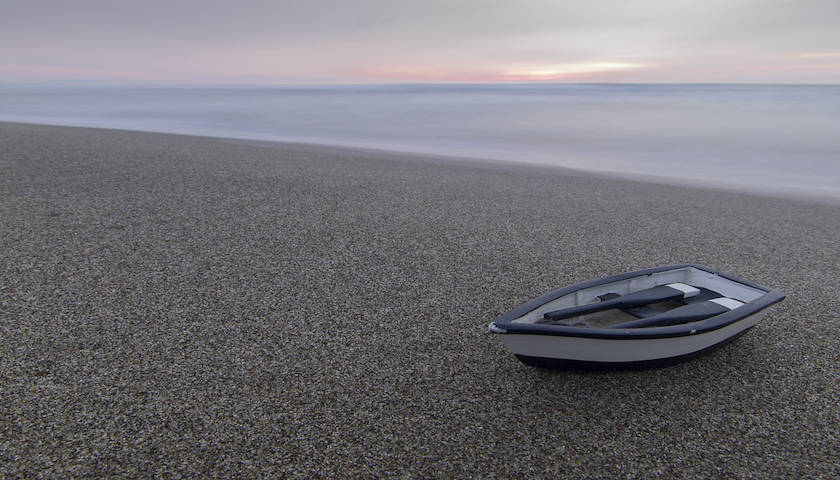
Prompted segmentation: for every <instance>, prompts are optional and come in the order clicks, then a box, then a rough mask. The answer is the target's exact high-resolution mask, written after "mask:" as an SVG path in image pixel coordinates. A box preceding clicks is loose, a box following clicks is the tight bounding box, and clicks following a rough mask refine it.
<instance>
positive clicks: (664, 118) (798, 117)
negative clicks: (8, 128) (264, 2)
mask: <svg viewBox="0 0 840 480" xmlns="http://www.w3.org/2000/svg"><path fill="white" fill-rule="evenodd" d="M0 120H2V121H17V122H29V123H44V124H56V125H77V126H92V127H108V128H121V129H132V130H145V131H154V132H171V133H186V134H198V135H210V136H221V137H236V138H246V139H259V140H281V141H294V142H306V143H318V144H330V145H346V146H357V147H370V148H381V149H388V150H398V151H407V152H419V153H432V154H446V155H456V156H465V157H476V158H486V159H496V160H508V161H514V162H524V163H540V164H551V165H558V166H566V167H572V168H578V169H583V170H594V171H606V172H614V173H622V174H627V173H629V174H640V175H655V176H662V177H667V178H668V179H672V180H676V181H685V182H688V183H698V184H713V185H719V186H726V187H735V188H738V189H742V190H747V191H755V190H761V191H770V192H777V193H792V194H806V195H812V196H820V197H824V198H833V199H840V86H769V85H768V86H757V85H567V84H560V85H558V84H553V85H392V86H382V85H378V86H305V87H292V86H289V87H131V88H129V87H62V88H57V87H51V88H49V87H11V86H6V87H0Z"/></svg>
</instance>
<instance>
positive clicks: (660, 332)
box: [493, 263, 785, 340]
mask: <svg viewBox="0 0 840 480" xmlns="http://www.w3.org/2000/svg"><path fill="white" fill-rule="evenodd" d="M688 267H692V268H696V269H698V270H703V271H706V272H709V273H713V274H715V275H718V276H720V277H723V278H726V279H729V280H732V281H734V282H738V283H741V284H744V285H747V286H749V287H752V288H755V289H758V290H762V291H764V292H766V293H765V294H764V295H762V296H761V297H759V298H757V299H755V300H753V301H751V302H748V303H745V304H744V305H742V306H740V307H738V308H736V309H735V310H732V311H729V312H727V313H724V314H721V315H717V316H715V317H712V318H709V319H706V320H702V321H699V322H693V323H685V324H681V325H671V326H667V327H651V328H635V329H624V330H619V329H610V328H588V327H566V326H562V325H545V324H523V323H513V320H515V319H517V318H519V317H521V316H522V315H525V314H526V313H528V312H530V311H531V310H534V309H535V308H537V307H539V306H540V305H543V304H545V303H548V302H550V301H552V300H554V299H557V298H559V297H562V296H564V295H568V294H570V293H574V292H576V291H578V290H583V289H584V288H590V287H595V286H598V285H603V284H605V283H612V282H619V281H621V280H627V279H629V278H633V277H641V276H643V275H650V274H654V273H659V272H664V271H667V270H677V269H680V268H688ZM784 298H785V295H784V294H783V293H782V292H780V291H778V290H773V289H772V288H768V287H765V286H762V285H759V284H757V283H754V282H751V281H749V280H745V279H743V278H740V277H736V276H735V275H730V274H727V273H723V272H719V271H717V270H714V269H711V268H709V267H704V266H702V265H695V264H691V263H685V264H681V265H668V266H664V267H656V268H649V269H645V270H637V271H635V272H627V273H622V274H619V275H613V276H611V277H605V278H599V279H597V280H590V281H588V282H583V283H578V284H575V285H571V286H569V287H565V288H561V289H559V290H555V291H553V292H549V293H547V294H545V295H543V296H541V297H538V298H535V299H533V300H530V301H528V302H525V303H523V304H522V305H520V306H518V307H516V308H514V309H513V310H511V311H510V312H508V313H506V314H504V315H502V316H501V317H499V318H498V319H496V321H494V322H493V324H495V326H497V327H498V328H501V329H504V330H505V332H504V334H527V335H556V336H564V337H587V338H602V339H613V340H638V339H642V338H667V337H682V336H687V335H697V334H701V333H706V332H709V331H712V330H717V329H719V328H723V327H725V326H727V325H731V324H733V323H735V322H737V321H739V320H741V319H743V318H745V317H748V316H750V315H753V314H755V313H758V312H760V311H761V310H764V309H765V308H767V307H769V306H770V305H773V304H775V303H778V302H781V301H782V300H784Z"/></svg>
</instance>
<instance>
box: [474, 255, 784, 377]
mask: <svg viewBox="0 0 840 480" xmlns="http://www.w3.org/2000/svg"><path fill="white" fill-rule="evenodd" d="M784 298H785V296H784V294H783V293H781V292H779V291H776V290H773V289H770V288H767V287H763V286H761V285H758V284H756V283H753V282H750V281H748V280H744V279H741V278H738V277H736V276H734V275H728V274H725V273H722V272H718V271H716V270H712V269H710V268H707V267H703V266H700V265H691V264H685V265H671V266H665V267H659V268H651V269H647V270H639V271H636V272H628V273H624V274H620V275H615V276H611V277H606V278H602V279H599V280H592V281H589V282H584V283H579V284H577V285H572V286H570V287H566V288H561V289H559V290H555V291H553V292H551V293H548V294H546V295H543V296H541V297H539V298H535V299H534V300H531V301H529V302H527V303H525V304H523V305H520V306H519V307H517V308H515V309H513V310H512V311H510V312H508V313H506V314H505V315H502V316H501V317H499V318H498V319H497V320H496V321H494V322H493V323H491V324H490V331H491V332H493V333H497V334H500V335H501V339H502V342H503V343H504V345H505V346H506V347H507V348H508V350H510V351H511V352H512V353H513V354H514V355H516V358H518V359H519V360H520V361H522V362H523V363H525V364H527V365H531V366H535V367H548V368H580V367H596V368H599V367H638V366H641V367H646V366H656V365H661V364H670V363H675V362H678V361H681V360H685V359H687V358H690V357H693V356H695V355H698V354H700V353H704V352H706V351H708V350H709V349H711V348H713V347H716V346H718V345H721V344H722V343H724V342H726V341H728V340H731V339H733V338H735V337H737V336H739V335H741V334H743V333H745V332H746V331H747V330H749V329H750V328H752V327H754V326H755V325H756V324H757V323H758V322H759V321H760V320H761V318H762V317H763V316H764V314H765V313H766V311H765V309H766V308H767V307H769V306H771V305H773V304H775V303H778V302H780V301H782V300H783V299H784Z"/></svg>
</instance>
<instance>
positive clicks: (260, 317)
mask: <svg viewBox="0 0 840 480" xmlns="http://www.w3.org/2000/svg"><path fill="white" fill-rule="evenodd" d="M0 170H2V171H3V175H0V352H2V353H0V356H2V362H0V391H2V392H3V398H2V399H0V418H2V419H3V428H0V459H2V460H3V461H0V477H10V478H14V477H32V476H39V475H41V476H48V477H66V476H70V477H109V476H125V477H140V476H155V477H191V478H195V477H212V478H240V477H245V478H249V477H293V478H312V477H313V476H327V477H329V476H334V477H342V478H370V477H412V478H416V477H423V478H426V477H451V478H468V477H469V478H475V477H484V478H493V477H496V478H523V477H527V478H562V477H566V478H584V479H585V478H604V477H609V478H627V477H645V478H668V479H681V478H685V479H689V478H698V477H720V476H723V477H727V478H753V477H791V478H829V477H834V476H836V474H837V472H838V465H840V454H838V451H837V449H836V448H835V445H836V444H837V442H838V441H839V440H840V439H838V436H837V435H838V433H837V432H838V431H840V388H838V386H837V381H836V380H837V376H838V366H837V365H838V362H840V357H838V349H837V333H838V332H840V315H838V313H837V312H840V296H838V295H837V292H840V280H838V276H837V271H836V270H837V258H840V244H838V242H837V240H836V236H837V232H838V231H840V215H838V213H840V209H838V207H834V206H830V205H824V204H818V203H811V202H801V201H794V200H788V199H781V198H774V197H764V196H754V195H744V194H736V193H731V192H719V191H713V190H703V189H697V188H684V187H675V186H669V185H657V184H647V183H639V182H634V181H627V180H615V179H609V178H600V177H594V176H589V175H582V174H578V173H575V172H571V173H570V172H564V171H560V170H557V169H539V168H536V169H530V168H519V167H518V166H514V167H512V166H510V165H504V166H488V165H476V164H474V163H471V162H467V161H464V162H461V163H451V162H449V161H448V160H446V161H444V160H441V159H427V160H424V161H418V159H417V158H415V157H412V156H406V155H396V156H395V155H392V154H385V153H377V154H374V153H372V152H364V151H357V150H348V149H336V148H330V147H311V146H308V147H307V146H299V145H297V146H296V145H290V144H276V143H272V144H260V145H254V144H245V143H242V142H241V141H231V140H225V139H215V138H205V137H196V136H185V135H174V134H157V133H142V132H135V131H119V130H103V129H91V128H75V127H52V126H32V125H23V124H9V123H0ZM678 263H696V264H700V265H706V266H709V267H712V268H715V269H717V270H720V271H724V272H727V273H731V274H734V275H738V276H741V277H743V278H746V279H749V280H752V281H755V282H757V283H760V284H762V285H767V286H768V287H770V288H774V289H778V290H780V291H782V292H784V293H785V294H786V295H787V298H786V300H785V301H784V302H782V303H780V304H778V305H777V306H774V307H773V308H772V309H770V310H769V311H768V314H767V316H766V317H765V318H764V319H763V320H762V321H761V323H759V324H758V325H757V326H756V327H755V328H753V329H751V330H750V332H749V333H747V334H745V335H743V336H741V337H739V338H738V339H737V340H735V341H733V342H731V343H729V344H727V345H725V346H722V347H721V348H719V349H717V350H715V351H714V352H713V353H710V354H709V355H706V356H703V357H700V358H697V359H694V360H691V361H689V362H685V363H681V364H677V365H674V366H670V367H666V368H660V369H654V370H640V371H606V372H580V371H548V370H542V369H537V368H531V367H527V366H525V365H523V364H522V363H520V362H518V361H517V360H516V359H515V358H514V357H513V355H511V354H510V353H509V352H508V351H507V350H506V349H505V348H504V347H503V345H502V344H501V342H500V341H499V339H498V338H497V336H495V335H493V334H491V333H489V332H488V331H487V325H488V324H489V323H490V322H491V321H493V320H494V319H496V318H498V317H499V316H500V315H502V314H504V313H505V312H507V311H509V310H510V309H512V308H514V307H516V306H518V305H520V304H522V303H523V302H524V301H526V300H528V299H532V298H535V297H537V296H539V295H541V294H544V293H546V292H548V291H551V290H554V289H556V288H559V287H562V286H565V285H571V284H575V283H579V282H582V281H586V280H590V279H595V278H600V277H604V276H607V275H610V274H617V273H621V272H627V271H632V270H638V269H641V268H645V267H653V266H658V265H668V264H678Z"/></svg>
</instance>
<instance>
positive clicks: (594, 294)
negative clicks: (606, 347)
mask: <svg viewBox="0 0 840 480" xmlns="http://www.w3.org/2000/svg"><path fill="white" fill-rule="evenodd" d="M674 283H680V284H685V285H688V286H691V287H695V288H696V289H698V290H699V293H696V294H694V295H693V296H691V297H688V298H680V299H677V300H668V301H662V302H657V303H651V304H647V305H643V306H637V307H632V308H623V309H622V308H612V309H609V310H603V311H598V312H594V313H586V314H582V315H578V316H575V317H572V318H568V319H565V320H563V321H562V323H559V322H558V323H555V324H562V325H569V326H579V327H591V328H609V327H610V326H612V325H619V324H624V323H626V322H631V321H634V320H636V319H642V318H649V317H652V316H654V315H658V314H661V313H664V312H668V311H670V310H672V309H675V308H679V307H682V306H685V305H689V304H694V303H698V302H705V301H708V300H712V299H719V298H729V299H734V300H737V301H738V302H741V303H748V302H751V301H753V300H756V299H758V298H760V297H762V296H763V295H765V294H766V293H767V292H766V291H764V290H760V289H757V288H754V287H751V286H749V285H745V284H743V283H740V282H737V281H734V280H730V279H728V278H725V277H722V276H720V275H718V274H715V273H711V272H707V271H705V270H701V269H698V268H694V267H683V268H678V269H674V270H666V271H663V272H657V273H653V274H647V275H640V276H637V277H631V278H628V279H624V280H620V281H617V282H611V283H604V284H600V285H595V286H592V287H587V288H583V289H580V290H577V291H574V292H571V293H569V294H567V295H564V296H561V297H559V298H556V299H554V300H552V301H550V302H547V303H544V304H542V305H540V306H539V307H537V308H535V309H534V310H531V311H529V312H528V313H526V314H524V315H522V316H521V317H519V318H517V319H515V320H513V322H514V323H547V321H546V320H545V319H544V318H543V316H544V315H545V314H546V313H548V312H554V311H559V310H563V309H568V308H571V307H578V306H582V305H594V304H598V303H601V302H605V301H610V300H613V299H616V298H619V297H621V296H623V295H627V294H629V293H634V292H639V291H642V290H646V289H650V288H653V287H658V286H660V285H669V284H674Z"/></svg>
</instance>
